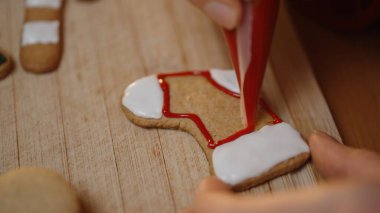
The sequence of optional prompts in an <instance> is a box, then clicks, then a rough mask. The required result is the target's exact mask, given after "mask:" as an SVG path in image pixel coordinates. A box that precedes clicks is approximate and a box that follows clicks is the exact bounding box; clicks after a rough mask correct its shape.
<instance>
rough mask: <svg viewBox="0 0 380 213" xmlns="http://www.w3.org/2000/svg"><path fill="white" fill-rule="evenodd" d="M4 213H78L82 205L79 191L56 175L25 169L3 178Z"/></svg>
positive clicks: (1, 204) (0, 180)
mask: <svg viewBox="0 0 380 213" xmlns="http://www.w3.org/2000/svg"><path fill="white" fill-rule="evenodd" d="M0 212H4V213H7V212H12V213H24V212H25V213H26V212H28V213H45V212H46V213H48V212H49V213H51V212H55V213H78V212H80V202H79V199H78V197H77V195H76V193H75V191H74V190H73V189H72V188H71V187H70V186H69V184H68V183H66V182H65V180H64V179H63V178H62V177H61V176H59V175H58V174H56V173H55V172H52V171H50V170H47V169H40V168H21V169H16V170H12V171H9V172H6V173H5V174H3V175H1V176H0Z"/></svg>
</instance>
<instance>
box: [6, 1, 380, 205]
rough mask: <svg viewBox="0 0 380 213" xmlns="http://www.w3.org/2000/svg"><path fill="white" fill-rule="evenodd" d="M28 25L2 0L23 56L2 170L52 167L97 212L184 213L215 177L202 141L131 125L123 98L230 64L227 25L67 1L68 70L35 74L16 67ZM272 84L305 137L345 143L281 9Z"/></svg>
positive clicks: (281, 109)
mask: <svg viewBox="0 0 380 213" xmlns="http://www.w3.org/2000/svg"><path fill="white" fill-rule="evenodd" d="M22 21H23V1H22V0H5V1H0V47H2V48H4V49H6V50H8V52H10V53H12V55H13V56H14V58H15V60H16V62H17V65H16V69H15V70H14V72H13V73H12V74H11V75H10V76H8V77H7V78H6V79H4V80H2V81H0V172H1V173H3V172H5V171H7V170H10V169H13V168H18V167H24V166H38V167H45V168H50V169H53V170H55V171H57V172H58V173H60V174H62V175H63V176H64V177H65V178H66V180H68V181H69V182H70V183H71V184H72V185H73V186H74V188H75V189H76V190H77V191H78V192H79V194H80V196H81V198H82V200H83V204H84V207H85V209H86V210H88V211H90V212H157V211H159V212H175V211H178V210H180V209H182V208H183V207H186V206H187V205H189V204H190V203H191V200H192V196H193V193H194V190H195V188H196V186H197V184H198V183H199V181H200V180H201V179H202V177H204V176H206V175H208V174H209V171H208V164H207V162H206V159H205V156H204V155H203V153H202V151H201V149H200V147H198V145H197V143H196V142H195V140H194V139H193V138H192V137H191V136H190V135H188V134H186V133H183V132H178V131H174V130H156V129H150V130H146V129H143V128H139V127H137V126H135V125H133V124H132V123H131V122H129V121H128V120H127V119H126V118H125V116H124V114H123V113H122V111H121V107H120V98H121V95H122V91H123V89H124V88H125V86H126V85H128V84H129V83H131V82H132V81H133V80H135V79H137V78H140V77H143V76H145V75H147V74H153V73H159V72H168V71H178V70H189V69H207V68H210V67H218V68H230V67H231V64H230V62H229V58H228V52H227V49H226V46H225V44H224V41H223V38H222V35H221V31H220V29H218V28H217V27H216V26H215V25H213V24H212V23H211V22H210V21H209V20H208V19H207V18H206V17H205V16H204V15H202V14H201V13H200V12H199V11H198V10H196V9H195V8H193V7H192V6H191V5H190V4H189V3H188V2H187V1H186V0H182V1H178V0H149V1H148V0H146V1H144V2H141V1H139V0H107V1H106V0H99V1H95V2H79V1H73V0H68V1H67V5H66V11H65V46H64V56H63V59H62V62H61V65H60V67H59V69H58V70H57V71H56V72H52V73H49V74H42V75H35V74H32V73H28V72H25V71H24V70H23V69H22V68H21V66H20V64H19V63H18V52H19V41H20V32H21V26H22ZM263 91H264V95H265V97H266V98H267V99H268V102H269V103H270V104H271V105H272V106H273V108H274V110H275V111H277V112H278V113H279V114H280V116H282V117H283V118H284V119H285V120H286V121H288V122H290V123H292V124H293V125H294V126H295V127H296V128H297V129H299V130H300V132H301V133H302V134H303V135H304V136H307V135H308V134H309V133H310V132H311V131H312V130H313V129H321V130H325V131H327V132H329V133H330V134H332V135H334V136H335V137H337V138H338V139H339V138H340V135H339V133H338V131H337V128H336V126H335V124H334V121H333V117H332V115H331V114H330V111H329V108H328V106H327V103H326V101H325V99H324V97H323V95H322V92H321V90H320V88H319V86H318V84H317V80H316V78H315V77H314V74H313V70H312V67H311V65H310V63H309V60H308V58H307V55H306V54H305V52H304V50H303V48H302V46H301V43H300V40H299V37H298V35H297V34H296V31H295V29H294V27H293V24H292V22H291V20H290V18H289V16H288V13H287V11H286V10H285V9H284V8H283V7H282V8H281V13H280V16H279V20H278V24H277V28H276V32H275V36H274V39H273V45H272V51H271V56H270V61H269V66H268V70H267V73H266V79H265V82H264V87H263ZM377 103H378V102H377ZM317 177H318V175H317V174H316V173H315V172H314V171H313V169H312V166H311V164H310V163H309V164H307V165H306V166H304V167H303V168H302V169H300V170H298V171H296V172H293V173H291V174H288V175H284V176H282V177H280V178H277V179H275V180H272V181H270V182H269V183H266V184H263V185H261V186H259V187H256V188H253V189H251V190H249V191H247V192H245V194H259V193H262V192H275V191H282V190H291V189H294V188H300V187H305V186H308V185H311V184H314V183H316V181H317V180H318V178H317Z"/></svg>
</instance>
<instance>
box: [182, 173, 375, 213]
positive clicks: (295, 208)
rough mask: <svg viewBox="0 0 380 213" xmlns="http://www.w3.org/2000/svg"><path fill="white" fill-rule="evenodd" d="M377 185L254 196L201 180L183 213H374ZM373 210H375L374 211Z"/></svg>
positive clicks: (327, 186) (211, 180)
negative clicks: (192, 201) (194, 195)
mask: <svg viewBox="0 0 380 213" xmlns="http://www.w3.org/2000/svg"><path fill="white" fill-rule="evenodd" d="M379 196H380V185H376V184H375V185H358V184H353V183H350V182H339V183H331V184H325V185H322V186H314V187H312V188H309V189H304V190H302V191H293V192H282V193H277V194H267V195H263V196H258V197H249V196H241V195H238V194H234V193H232V192H231V191H230V190H229V188H228V187H227V186H226V185H225V184H223V183H221V182H220V181H219V180H218V179H216V178H214V177H210V178H207V179H205V180H204V181H203V182H202V184H201V185H200V186H199V189H198V191H197V193H196V197H195V201H194V202H195V203H194V205H193V206H192V207H191V208H189V209H187V210H185V211H183V213H205V212H207V213H209V212H218V213H229V212H231V213H244V212H251V213H255V212H257V213H284V212H292V213H294V212H308V213H314V212H315V213H319V212H337V211H336V210H341V212H348V211H345V210H352V209H355V211H349V212H378V211H376V210H378V209H379V208H380V202H378V201H379V199H378V198H379ZM374 210H375V211H374Z"/></svg>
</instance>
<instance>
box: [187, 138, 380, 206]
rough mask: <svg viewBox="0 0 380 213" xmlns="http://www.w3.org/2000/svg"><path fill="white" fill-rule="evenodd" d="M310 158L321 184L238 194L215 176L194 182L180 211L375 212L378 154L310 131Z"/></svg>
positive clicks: (379, 188) (379, 196) (379, 195)
mask: <svg viewBox="0 0 380 213" xmlns="http://www.w3.org/2000/svg"><path fill="white" fill-rule="evenodd" d="M308 142H309V146H310V151H311V156H312V161H313V164H314V166H315V167H316V169H317V170H318V171H319V172H320V174H321V175H322V176H323V177H324V178H325V179H326V182H324V183H322V184H319V185H316V186H313V187H310V188H306V189H303V190H299V191H291V192H280V193H275V194H267V195H264V196H255V197H249V196H241V195H239V194H236V193H234V192H233V191H232V189H231V188H230V186H228V185H226V184H224V183H223V182H222V181H220V180H218V179H217V178H216V177H207V178H205V179H204V180H203V181H202V182H201V184H200V185H199V187H198V189H197V192H196V194H195V198H194V203H193V204H192V206H191V207H189V208H188V209H186V210H184V211H183V213H195V212H196V213H203V212H204V213H206V212H211V213H212V212H215V213H230V212H231V213H245V212H250V213H256V212H257V213H287V212H289V213H301V212H302V213H306V212H307V213H314V212H315V213H319V212H324V213H360V212H366V213H372V212H373V213H375V212H380V155H379V154H377V153H375V152H371V151H368V150H364V149H355V148H350V147H347V146H345V145H343V144H341V143H339V142H338V141H337V140H335V139H334V138H332V137H331V136H329V135H327V134H325V133H323V132H320V131H316V132H314V133H313V134H311V136H310V137H309V139H308Z"/></svg>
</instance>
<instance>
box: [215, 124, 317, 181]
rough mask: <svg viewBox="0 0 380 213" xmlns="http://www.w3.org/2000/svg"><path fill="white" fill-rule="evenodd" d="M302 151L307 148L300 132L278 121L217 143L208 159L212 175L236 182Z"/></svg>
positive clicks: (255, 174) (256, 174)
mask: <svg viewBox="0 0 380 213" xmlns="http://www.w3.org/2000/svg"><path fill="white" fill-rule="evenodd" d="M304 152H309V147H308V146H307V145H306V143H305V142H304V141H303V139H302V138H301V136H300V134H299V133H298V132H297V131H296V130H294V129H293V128H292V127H291V126H290V125H289V124H287V123H279V124H276V125H268V126H264V127H263V128H261V129H260V130H259V131H256V132H252V133H250V134H247V135H243V136H241V137H239V138H238V139H236V140H235V141H232V142H230V143H227V144H224V145H221V146H218V147H217V148H215V150H214V152H213V154H212V160H213V164H214V170H215V175H216V176H217V177H218V178H220V179H221V180H223V181H224V182H225V183H227V184H230V185H236V184H238V183H241V182H243V181H245V180H248V179H251V178H254V177H257V176H259V175H261V174H262V173H264V172H266V171H268V170H270V169H271V168H273V167H274V166H275V165H277V164H279V163H281V162H283V161H286V160H288V159H290V158H292V157H294V156H297V155H298V154H301V153H304Z"/></svg>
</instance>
